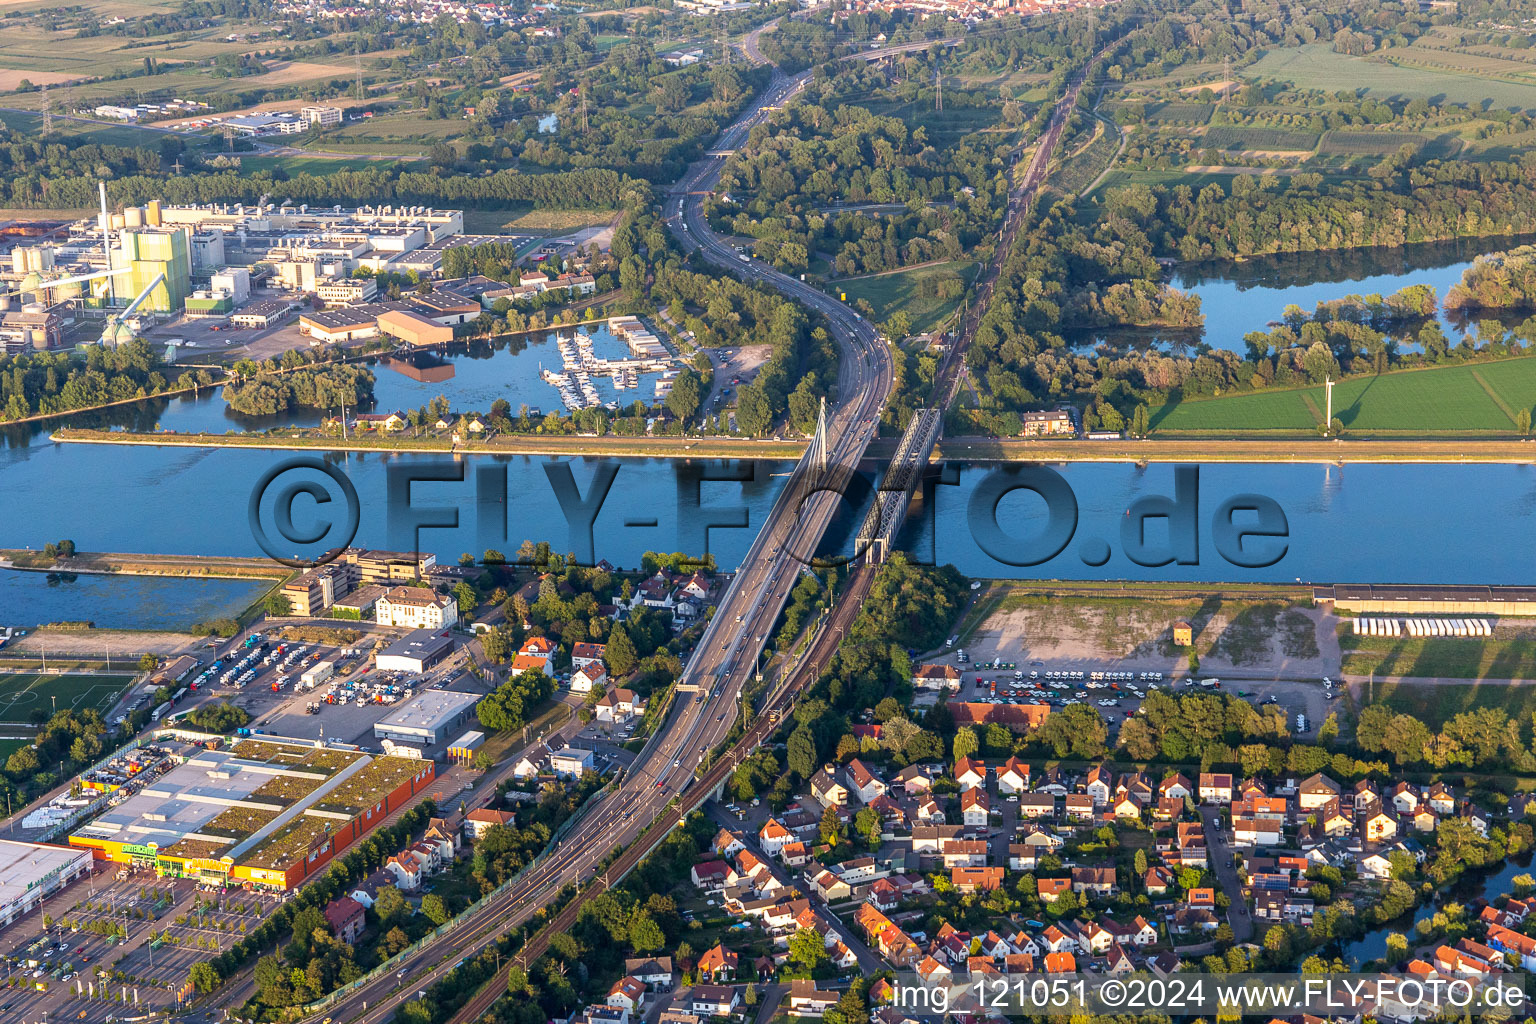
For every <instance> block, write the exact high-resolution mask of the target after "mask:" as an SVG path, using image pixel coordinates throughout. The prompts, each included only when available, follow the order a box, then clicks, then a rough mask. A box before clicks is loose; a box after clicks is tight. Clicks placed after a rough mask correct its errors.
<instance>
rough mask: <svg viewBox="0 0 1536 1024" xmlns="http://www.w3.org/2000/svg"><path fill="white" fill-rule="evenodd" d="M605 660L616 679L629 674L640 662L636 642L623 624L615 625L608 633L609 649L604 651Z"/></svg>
mask: <svg viewBox="0 0 1536 1024" xmlns="http://www.w3.org/2000/svg"><path fill="white" fill-rule="evenodd" d="M603 660H604V661H605V662H607V664H608V671H609V672H612V673H613V675H614V678H615V679H619V678H623V677H624V676H627V675H629V674H630V673H631V672H633V671H634V670H635V666H636V665H637V664H639V657H638V655H636V653H635V645H634V642H633V641H631V640H630V638H629V633H628V632H627V631H626V630H625V629H624V627H623V626H620V625H616V626H614V627H613V630H612V632H610V633H609V634H608V649H607V650H606V651H605V652H604V653H603Z"/></svg>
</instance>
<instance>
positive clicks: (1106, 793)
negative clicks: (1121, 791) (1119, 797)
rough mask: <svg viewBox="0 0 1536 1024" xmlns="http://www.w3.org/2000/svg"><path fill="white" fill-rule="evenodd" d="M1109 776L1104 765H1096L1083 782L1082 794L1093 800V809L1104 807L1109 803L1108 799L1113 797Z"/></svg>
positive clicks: (1112, 786)
mask: <svg viewBox="0 0 1536 1024" xmlns="http://www.w3.org/2000/svg"><path fill="white" fill-rule="evenodd" d="M1111 774H1112V773H1111V772H1110V770H1109V769H1108V768H1106V767H1105V766H1104V765H1096V766H1094V768H1093V769H1092V770H1091V771H1089V772H1088V777H1087V778H1086V779H1085V780H1084V781H1083V792H1085V793H1087V794H1088V795H1089V796H1090V797H1092V798H1093V806H1094V807H1103V806H1105V805H1106V804H1108V803H1109V798H1110V797H1111V796H1113V795H1114V785H1113V784H1112V780H1111Z"/></svg>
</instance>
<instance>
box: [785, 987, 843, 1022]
mask: <svg viewBox="0 0 1536 1024" xmlns="http://www.w3.org/2000/svg"><path fill="white" fill-rule="evenodd" d="M841 997H842V993H841V992H836V991H833V990H832V989H820V988H817V987H816V982H814V981H812V980H811V979H810V978H795V979H794V980H792V981H791V982H790V983H789V1015H790V1016H791V1017H820V1016H821V1015H822V1014H823V1013H826V1012H827V1011H828V1010H830V1009H832V1007H834V1006H836V1005H837V1001H838V999H839V998H841Z"/></svg>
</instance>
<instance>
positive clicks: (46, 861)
mask: <svg viewBox="0 0 1536 1024" xmlns="http://www.w3.org/2000/svg"><path fill="white" fill-rule="evenodd" d="M90 868H91V855H90V854H89V853H88V852H86V851H85V850H71V849H67V848H65V847H62V846H43V845H41V844H38V843H16V842H12V841H10V840H9V839H4V840H0V925H7V924H10V923H11V922H12V921H14V920H16V919H17V918H19V917H21V916H22V915H23V914H25V913H27V912H28V911H30V910H32V909H34V908H35V907H36V906H37V905H38V904H40V903H41V902H42V901H43V899H44V898H45V897H47V896H49V895H51V894H52V893H55V892H57V891H58V890H60V889H62V888H64V886H66V885H68V884H69V883H70V882H73V881H74V880H75V879H77V878H79V877H80V876H81V875H84V874H85V873H86V872H88V871H89V870H90Z"/></svg>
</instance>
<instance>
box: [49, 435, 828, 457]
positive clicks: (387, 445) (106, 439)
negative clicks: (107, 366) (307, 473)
mask: <svg viewBox="0 0 1536 1024" xmlns="http://www.w3.org/2000/svg"><path fill="white" fill-rule="evenodd" d="M50 438H51V440H54V441H58V442H66V443H67V442H75V443H84V444H119V445H151V446H168V447H187V448H264V449H272V450H276V451H329V452H400V453H402V454H409V453H420V454H452V455H604V456H610V457H624V456H629V457H635V458H658V459H713V458H727V459H743V458H751V459H783V458H796V459H797V458H799V457H800V455H801V454H802V453H803V452H804V451H805V441H803V440H800V439H795V440H785V441H773V440H760V439H757V438H749V437H740V438H737V437H708V438H699V437H693V438H689V437H623V436H620V435H608V436H606V437H548V436H535V435H523V434H501V435H498V436H496V437H492V438H489V439H487V440H480V441H467V442H460V443H458V444H455V443H454V442H453V440H452V439H451V438H447V437H405V436H402V435H391V436H379V435H375V434H364V435H362V436H360V437H349V438H346V439H342V438H338V437H334V436H329V435H320V434H281V435H279V434H177V433H166V432H155V433H150V432H134V431H126V430H92V429H85V428H70V427H66V428H63V429H60V430H56V431H54V432H53V434H51V435H50Z"/></svg>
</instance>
